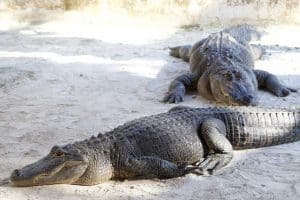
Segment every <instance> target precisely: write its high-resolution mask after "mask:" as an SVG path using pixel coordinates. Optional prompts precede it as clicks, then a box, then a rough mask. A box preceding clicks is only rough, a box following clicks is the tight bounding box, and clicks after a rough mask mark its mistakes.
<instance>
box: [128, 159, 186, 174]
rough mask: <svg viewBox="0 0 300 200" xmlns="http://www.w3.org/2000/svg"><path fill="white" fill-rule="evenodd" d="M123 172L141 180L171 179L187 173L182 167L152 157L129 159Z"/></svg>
mask: <svg viewBox="0 0 300 200" xmlns="http://www.w3.org/2000/svg"><path fill="white" fill-rule="evenodd" d="M123 170H124V171H127V172H129V173H130V174H134V175H135V177H143V178H173V177H178V176H182V175H184V174H186V173H187V170H186V169H185V168H184V167H180V166H178V165H176V164H175V163H172V162H169V161H167V160H163V159H160V158H157V157H152V156H142V157H129V158H127V159H126V161H125V166H124V169H123Z"/></svg>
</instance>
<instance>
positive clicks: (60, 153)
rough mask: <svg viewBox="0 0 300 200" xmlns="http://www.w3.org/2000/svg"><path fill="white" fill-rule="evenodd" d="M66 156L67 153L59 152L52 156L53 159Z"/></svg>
mask: <svg viewBox="0 0 300 200" xmlns="http://www.w3.org/2000/svg"><path fill="white" fill-rule="evenodd" d="M64 155H65V153H64V152H63V151H61V150H57V151H56V152H54V153H53V154H52V157H62V156H64Z"/></svg>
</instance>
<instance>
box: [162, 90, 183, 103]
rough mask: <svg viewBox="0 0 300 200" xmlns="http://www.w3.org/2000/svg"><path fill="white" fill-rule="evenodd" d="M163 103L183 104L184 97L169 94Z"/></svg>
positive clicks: (174, 93) (177, 94)
mask: <svg viewBox="0 0 300 200" xmlns="http://www.w3.org/2000/svg"><path fill="white" fill-rule="evenodd" d="M163 102H166V103H180V102H183V95H181V94H179V93H177V92H173V93H167V94H166V95H165V97H164V99H163Z"/></svg>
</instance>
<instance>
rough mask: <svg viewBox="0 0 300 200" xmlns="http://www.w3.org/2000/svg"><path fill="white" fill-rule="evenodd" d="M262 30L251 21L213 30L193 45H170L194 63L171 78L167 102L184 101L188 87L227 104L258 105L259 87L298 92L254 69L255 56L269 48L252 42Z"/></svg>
mask: <svg viewBox="0 0 300 200" xmlns="http://www.w3.org/2000/svg"><path fill="white" fill-rule="evenodd" d="M260 37H261V35H260V33H259V32H258V31H257V30H256V29H255V28H254V27H252V26H250V25H238V26H234V27H231V28H227V29H224V30H223V31H221V32H218V33H213V34H210V35H209V36H208V37H207V38H204V39H202V40H201V41H199V42H197V43H195V44H194V45H193V46H190V45H185V46H177V47H172V48H170V55H171V56H174V57H177V58H182V59H183V60H184V61H186V62H189V63H190V72H189V73H187V74H183V75H181V76H179V77H177V78H176V79H175V80H174V81H172V82H171V84H170V87H169V91H168V93H167V94H166V95H165V97H164V100H163V101H164V102H169V103H178V102H181V101H183V99H184V95H185V93H186V91H187V90H191V91H193V90H198V92H199V93H200V94H201V95H202V96H204V97H205V98H207V99H209V100H213V101H217V102H219V103H223V104H227V105H257V104H258V100H257V90H258V89H263V90H267V91H269V92H271V93H272V94H274V95H276V96H278V97H283V96H287V95H289V94H290V92H296V90H295V89H293V88H289V87H287V86H284V85H283V84H281V83H280V82H279V80H278V79H277V77H276V76H275V75H273V74H271V73H269V72H266V71H263V70H254V60H255V59H256V58H260V57H261V55H262V54H263V53H264V52H265V49H264V48H263V46H261V45H249V44H248V42H249V41H251V40H253V39H259V38H260Z"/></svg>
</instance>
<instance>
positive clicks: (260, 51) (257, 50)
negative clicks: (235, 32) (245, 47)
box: [249, 44, 266, 60]
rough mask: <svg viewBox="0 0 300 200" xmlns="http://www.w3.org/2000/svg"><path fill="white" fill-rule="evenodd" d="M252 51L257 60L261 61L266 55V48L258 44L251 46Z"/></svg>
mask: <svg viewBox="0 0 300 200" xmlns="http://www.w3.org/2000/svg"><path fill="white" fill-rule="evenodd" d="M249 46H250V50H251V53H252V55H253V57H254V59H255V60H258V59H261V58H262V56H263V55H264V54H265V53H266V48H264V47H263V46H261V45H258V44H250V45H249Z"/></svg>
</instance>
